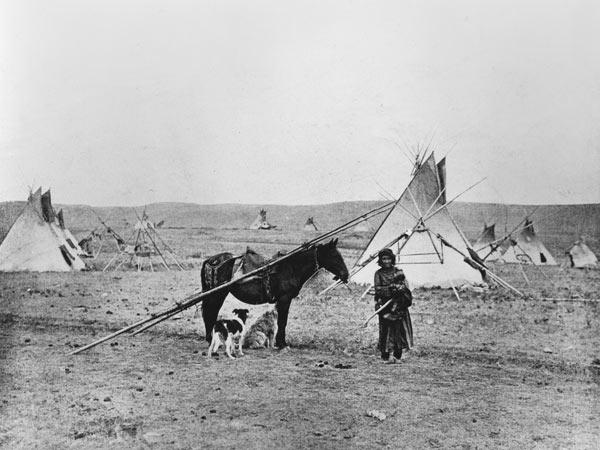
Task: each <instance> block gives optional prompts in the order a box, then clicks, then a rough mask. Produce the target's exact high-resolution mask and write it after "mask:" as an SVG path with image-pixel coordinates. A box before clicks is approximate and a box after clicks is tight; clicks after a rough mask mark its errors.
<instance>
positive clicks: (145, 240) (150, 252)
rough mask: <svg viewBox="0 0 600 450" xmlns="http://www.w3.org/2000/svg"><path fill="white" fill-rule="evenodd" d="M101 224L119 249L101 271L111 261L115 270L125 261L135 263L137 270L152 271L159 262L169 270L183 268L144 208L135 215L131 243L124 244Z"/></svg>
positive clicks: (106, 267) (130, 263)
mask: <svg viewBox="0 0 600 450" xmlns="http://www.w3.org/2000/svg"><path fill="white" fill-rule="evenodd" d="M136 215H137V212H136ZM103 225H104V226H105V227H106V229H107V232H109V233H110V234H111V235H112V236H113V237H114V238H115V241H116V243H117V247H118V249H119V252H118V253H117V254H116V255H115V256H114V257H113V258H112V259H111V260H110V261H109V262H108V264H106V266H105V267H104V269H102V270H103V271H106V270H107V269H108V268H109V267H111V266H112V265H113V263H114V264H115V267H114V270H117V269H118V268H119V267H121V266H123V265H124V264H125V263H129V265H132V264H134V263H135V267H137V270H138V271H141V270H144V269H146V268H149V269H150V270H151V271H154V267H155V266H156V267H158V266H159V264H162V265H163V267H164V268H165V269H167V270H171V268H178V269H180V270H183V267H182V266H181V264H180V263H179V261H178V260H177V257H176V256H175V253H174V251H173V249H172V248H171V247H170V246H169V245H167V243H166V242H165V241H164V240H163V239H162V237H161V236H160V234H158V232H157V230H156V227H155V226H154V222H151V221H150V220H149V218H148V215H147V214H146V211H145V210H144V212H143V213H142V216H141V217H140V216H139V215H137V222H136V223H135V225H134V226H133V229H134V232H133V236H135V241H134V242H133V244H131V245H129V244H126V243H125V241H123V239H121V238H120V236H119V235H118V234H116V233H115V232H114V231H113V230H112V229H111V228H109V227H108V226H106V225H105V224H104V223H103ZM153 258H158V263H157V262H156V261H155V263H154V264H153V262H152V259H153ZM168 258H169V259H171V260H172V263H171V264H170V263H169V261H168ZM173 263H174V264H173Z"/></svg>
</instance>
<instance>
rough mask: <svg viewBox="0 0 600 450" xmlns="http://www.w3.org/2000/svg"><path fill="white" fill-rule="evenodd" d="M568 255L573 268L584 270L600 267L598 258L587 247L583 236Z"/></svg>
mask: <svg viewBox="0 0 600 450" xmlns="http://www.w3.org/2000/svg"><path fill="white" fill-rule="evenodd" d="M567 255H568V256H569V260H570V262H571V267H576V268H583V267H595V266H597V265H598V258H597V257H596V255H594V252H592V251H591V250H590V248H589V247H588V246H587V244H586V243H585V239H584V237H583V236H582V237H581V238H579V240H578V241H576V242H575V243H574V244H573V246H572V247H571V248H570V249H569V250H567Z"/></svg>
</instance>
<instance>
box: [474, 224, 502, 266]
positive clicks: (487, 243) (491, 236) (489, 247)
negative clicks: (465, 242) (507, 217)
mask: <svg viewBox="0 0 600 450" xmlns="http://www.w3.org/2000/svg"><path fill="white" fill-rule="evenodd" d="M498 246H499V243H498V242H496V224H494V223H493V224H491V225H490V226H487V224H485V223H484V224H483V232H482V233H481V236H479V238H478V239H477V240H476V241H475V244H473V248H474V249H475V251H476V252H477V254H478V255H479V257H480V258H482V259H483V258H485V261H496V260H497V259H498V258H499V257H500V251H499V250H498Z"/></svg>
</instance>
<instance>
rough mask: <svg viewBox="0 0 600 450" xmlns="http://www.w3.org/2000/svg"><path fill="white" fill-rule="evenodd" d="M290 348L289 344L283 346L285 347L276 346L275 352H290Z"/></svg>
mask: <svg viewBox="0 0 600 450" xmlns="http://www.w3.org/2000/svg"><path fill="white" fill-rule="evenodd" d="M289 349H290V346H289V345H287V344H283V345H276V346H275V350H279V351H283V350H289Z"/></svg>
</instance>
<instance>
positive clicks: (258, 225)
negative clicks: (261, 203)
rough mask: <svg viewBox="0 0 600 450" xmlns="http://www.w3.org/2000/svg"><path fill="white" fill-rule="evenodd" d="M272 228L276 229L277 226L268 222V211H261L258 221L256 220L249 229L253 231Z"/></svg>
mask: <svg viewBox="0 0 600 450" xmlns="http://www.w3.org/2000/svg"><path fill="white" fill-rule="evenodd" d="M271 228H275V226H273V225H271V224H270V223H269V222H268V221H267V211H265V210H264V209H261V210H260V212H259V213H258V216H257V217H256V219H254V222H252V224H251V225H250V227H249V229H251V230H270V229H271Z"/></svg>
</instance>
